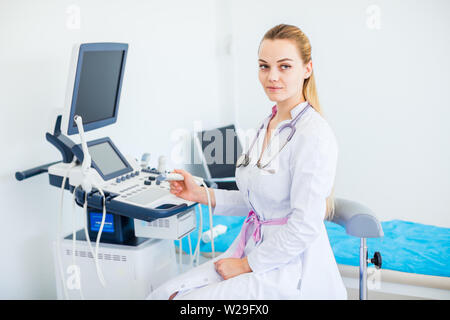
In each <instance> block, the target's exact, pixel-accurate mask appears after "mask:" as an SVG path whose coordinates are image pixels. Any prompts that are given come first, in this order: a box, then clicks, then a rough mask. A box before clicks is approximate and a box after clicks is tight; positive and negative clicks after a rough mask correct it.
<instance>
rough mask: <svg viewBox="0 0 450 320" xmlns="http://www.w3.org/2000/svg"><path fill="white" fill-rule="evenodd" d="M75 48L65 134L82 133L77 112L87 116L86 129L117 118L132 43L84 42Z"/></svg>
mask: <svg viewBox="0 0 450 320" xmlns="http://www.w3.org/2000/svg"><path fill="white" fill-rule="evenodd" d="M77 48H78V50H77ZM74 49H75V50H74V52H73V57H72V59H73V60H72V64H71V69H70V73H69V74H70V75H69V88H68V90H67V95H66V101H67V104H68V107H67V108H68V109H66V113H65V117H67V118H64V123H63V124H62V125H63V128H62V129H63V133H64V134H66V132H67V134H68V135H72V134H77V133H78V128H77V126H76V124H75V121H74V117H75V115H78V116H81V117H82V118H83V127H84V131H90V130H94V129H98V128H102V127H104V126H108V125H111V124H113V123H115V122H116V121H117V116H118V110H119V101H120V92H121V89H122V81H123V75H124V70H125V61H126V57H127V52H128V44H125V43H84V44H81V45H79V47H77V46H75V48H74ZM72 77H73V79H74V82H73V87H70V86H71V85H72V82H71V81H72V80H71V78H72ZM66 119H67V120H66ZM66 125H67V131H66V127H65V126H66Z"/></svg>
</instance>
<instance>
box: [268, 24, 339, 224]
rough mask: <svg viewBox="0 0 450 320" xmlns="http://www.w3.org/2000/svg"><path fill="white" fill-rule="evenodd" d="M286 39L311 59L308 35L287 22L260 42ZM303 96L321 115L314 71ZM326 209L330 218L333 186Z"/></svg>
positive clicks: (332, 211)
mask: <svg viewBox="0 0 450 320" xmlns="http://www.w3.org/2000/svg"><path fill="white" fill-rule="evenodd" d="M278 39H288V40H292V41H294V43H295V44H296V46H297V49H298V51H299V53H300V57H301V58H302V61H303V63H304V64H307V63H309V62H310V61H311V43H310V42H309V39H308V37H307V36H306V35H305V34H304V33H303V31H302V30H300V29H299V28H298V27H296V26H292V25H288V24H279V25H277V26H275V27H273V28H272V29H270V30H269V31H267V32H266V34H265V35H264V37H263V39H262V40H261V43H262V42H263V41H264V40H278ZM303 96H304V98H305V100H306V101H308V102H309V104H310V105H311V106H312V107H313V108H314V110H316V111H317V112H318V113H319V114H320V115H321V116H322V117H323V112H322V109H321V107H320V103H319V96H318V94H317V87H316V81H315V79H314V71H313V72H311V76H310V77H309V78H307V79H305V81H304V82H303ZM326 204H327V209H326V213H325V219H327V220H331V219H333V216H334V209H335V207H334V186H333V188H332V189H331V194H330V196H329V197H328V198H327V199H326Z"/></svg>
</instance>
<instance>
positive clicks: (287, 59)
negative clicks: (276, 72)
mask: <svg viewBox="0 0 450 320" xmlns="http://www.w3.org/2000/svg"><path fill="white" fill-rule="evenodd" d="M258 61H261V62H264V63H267V61H264V60H263V59H259V60H258ZM283 61H294V60H292V59H289V58H284V59H281V60H278V61H277V62H283Z"/></svg>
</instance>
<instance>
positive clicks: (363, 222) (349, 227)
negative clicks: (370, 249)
mask: <svg viewBox="0 0 450 320" xmlns="http://www.w3.org/2000/svg"><path fill="white" fill-rule="evenodd" d="M334 205H335V212H334V216H333V220H332V222H334V223H337V224H339V225H340V226H342V227H344V228H345V232H346V233H347V234H348V235H351V236H354V237H359V238H380V237H383V236H384V233H383V228H382V227H381V223H380V221H378V219H377V217H376V216H375V214H374V213H373V212H372V210H370V209H369V208H367V207H365V206H364V205H362V204H360V203H358V202H355V201H350V200H346V199H342V198H336V199H335V202H334Z"/></svg>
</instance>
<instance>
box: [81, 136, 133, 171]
mask: <svg viewBox="0 0 450 320" xmlns="http://www.w3.org/2000/svg"><path fill="white" fill-rule="evenodd" d="M88 149H89V154H90V155H91V158H92V161H93V162H94V163H95V165H96V167H97V170H99V171H101V174H102V175H103V176H109V175H110V174H112V173H115V172H118V171H122V170H124V169H127V168H128V166H127V164H126V163H125V162H124V161H123V160H122V159H121V157H120V156H119V155H118V154H117V152H116V151H115V150H114V148H113V147H112V146H111V144H110V143H109V142H107V141H105V142H103V143H99V144H94V145H91V146H89V147H88Z"/></svg>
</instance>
